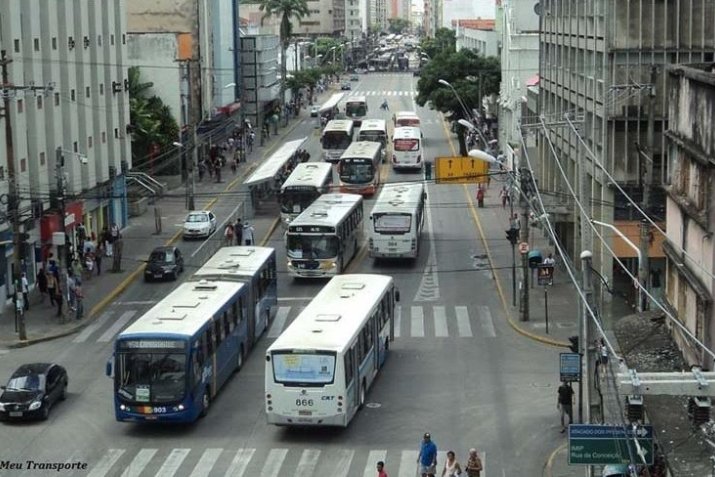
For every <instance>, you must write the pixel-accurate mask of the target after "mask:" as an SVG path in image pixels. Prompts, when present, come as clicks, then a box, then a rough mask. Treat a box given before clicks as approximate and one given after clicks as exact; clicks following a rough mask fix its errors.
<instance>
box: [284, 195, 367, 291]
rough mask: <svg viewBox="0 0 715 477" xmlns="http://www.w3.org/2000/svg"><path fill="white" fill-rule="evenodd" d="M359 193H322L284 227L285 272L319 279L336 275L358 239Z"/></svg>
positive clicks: (351, 252) (360, 205)
mask: <svg viewBox="0 0 715 477" xmlns="http://www.w3.org/2000/svg"><path fill="white" fill-rule="evenodd" d="M362 221H363V201H362V196H361V195H355V194H323V195H322V196H320V197H319V198H318V199H317V200H316V201H315V202H313V203H312V204H311V205H310V207H308V208H307V209H305V210H304V211H303V213H302V214H300V215H299V216H298V217H296V219H295V220H294V221H293V222H291V223H290V225H289V226H288V232H286V234H285V242H286V254H287V255H288V273H289V274H290V275H291V276H293V277H307V278H322V277H328V276H331V275H338V274H340V273H341V272H342V271H343V270H344V269H345V267H346V266H347V264H348V262H350V260H352V258H353V257H354V256H355V254H356V253H357V250H358V244H359V243H360V242H361V239H362V224H363V222H362Z"/></svg>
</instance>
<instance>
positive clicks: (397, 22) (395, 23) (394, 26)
mask: <svg viewBox="0 0 715 477" xmlns="http://www.w3.org/2000/svg"><path fill="white" fill-rule="evenodd" d="M387 23H388V24H389V26H388V27H387V29H388V30H389V31H390V33H397V34H400V33H402V31H403V30H406V29H408V28H410V22H409V21H407V20H405V19H404V18H390V19H388V20H387Z"/></svg>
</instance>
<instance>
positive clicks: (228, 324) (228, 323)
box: [223, 310, 233, 339]
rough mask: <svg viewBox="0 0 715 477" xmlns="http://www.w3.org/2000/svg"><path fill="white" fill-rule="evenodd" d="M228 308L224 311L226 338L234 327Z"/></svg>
mask: <svg viewBox="0 0 715 477" xmlns="http://www.w3.org/2000/svg"><path fill="white" fill-rule="evenodd" d="M228 314H229V313H228V310H226V311H224V312H223V333H224V335H223V336H224V339H225V338H228V336H229V335H230V334H231V331H233V327H232V326H231V320H230V319H229V317H228Z"/></svg>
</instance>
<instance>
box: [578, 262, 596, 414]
mask: <svg viewBox="0 0 715 477" xmlns="http://www.w3.org/2000/svg"><path fill="white" fill-rule="evenodd" d="M592 257H593V254H592V253H591V252H590V251H589V250H584V251H583V252H581V277H582V278H581V280H582V281H581V288H582V290H583V293H584V295H585V297H586V301H585V303H581V310H582V313H581V319H580V320H579V327H578V337H579V341H578V342H579V346H580V347H581V350H580V352H581V356H582V360H581V379H580V380H579V382H578V421H579V422H580V423H581V424H583V423H584V422H586V423H588V422H591V405H590V402H591V401H590V394H591V393H590V389H589V386H591V383H592V382H593V380H592V372H591V371H592V370H591V359H590V358H591V357H590V356H589V346H588V340H589V334H590V333H589V325H588V324H589V322H590V321H591V317H590V316H589V313H588V309H589V307H590V308H591V309H592V310H593V283H592V281H591V259H592ZM584 381H585V382H586V386H584ZM584 402H585V403H586V420H585V421H584V415H583V407H584Z"/></svg>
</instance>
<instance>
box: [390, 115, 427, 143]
mask: <svg viewBox="0 0 715 477" xmlns="http://www.w3.org/2000/svg"><path fill="white" fill-rule="evenodd" d="M392 120H393V122H394V123H395V127H396V128H399V127H404V126H408V127H409V126H411V127H415V128H419V129H420V137H424V134H423V133H422V123H421V122H420V117H419V116H417V113H416V112H414V111H398V112H397V113H395V115H394V116H393V117H392Z"/></svg>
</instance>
